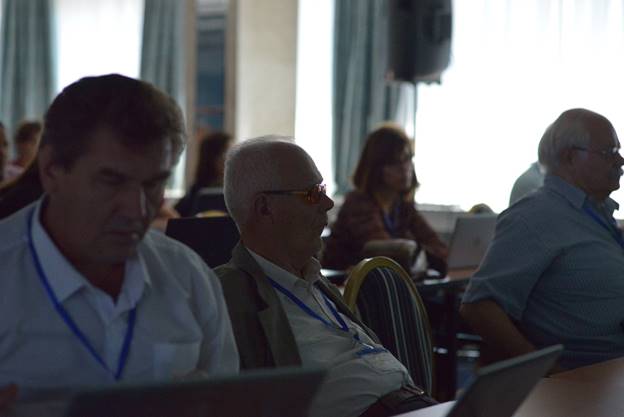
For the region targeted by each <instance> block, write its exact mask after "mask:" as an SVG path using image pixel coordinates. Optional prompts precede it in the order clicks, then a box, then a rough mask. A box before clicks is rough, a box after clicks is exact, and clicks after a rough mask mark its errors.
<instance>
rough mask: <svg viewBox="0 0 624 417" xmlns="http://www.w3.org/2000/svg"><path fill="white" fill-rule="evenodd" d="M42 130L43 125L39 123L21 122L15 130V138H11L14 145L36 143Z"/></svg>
mask: <svg viewBox="0 0 624 417" xmlns="http://www.w3.org/2000/svg"><path fill="white" fill-rule="evenodd" d="M42 128H43V125H42V124H41V122H38V121H30V120H23V121H22V122H20V124H19V125H18V126H17V129H16V130H15V138H13V142H14V143H15V144H16V145H19V144H22V143H32V142H37V140H38V139H39V137H38V136H39V134H40V133H41V129H42Z"/></svg>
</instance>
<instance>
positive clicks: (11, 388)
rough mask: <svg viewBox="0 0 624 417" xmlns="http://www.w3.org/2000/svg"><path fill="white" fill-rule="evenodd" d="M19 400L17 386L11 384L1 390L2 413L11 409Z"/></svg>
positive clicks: (0, 403)
mask: <svg viewBox="0 0 624 417" xmlns="http://www.w3.org/2000/svg"><path fill="white" fill-rule="evenodd" d="M16 399H17V385H15V384H11V385H7V386H5V387H2V388H0V411H2V410H6V409H7V408H9V406H10V405H11V404H13V402H15V400H16Z"/></svg>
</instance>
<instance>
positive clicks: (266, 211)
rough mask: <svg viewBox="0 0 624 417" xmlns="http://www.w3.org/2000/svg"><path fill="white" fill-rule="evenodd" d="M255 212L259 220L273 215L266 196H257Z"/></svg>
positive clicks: (254, 204)
mask: <svg viewBox="0 0 624 417" xmlns="http://www.w3.org/2000/svg"><path fill="white" fill-rule="evenodd" d="M253 211H254V214H255V215H256V216H258V217H259V218H260V217H265V216H270V215H271V204H270V202H269V199H268V197H267V196H266V194H262V193H259V194H256V197H255V198H254V202H253Z"/></svg>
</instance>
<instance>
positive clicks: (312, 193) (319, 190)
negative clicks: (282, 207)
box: [262, 184, 327, 204]
mask: <svg viewBox="0 0 624 417" xmlns="http://www.w3.org/2000/svg"><path fill="white" fill-rule="evenodd" d="M262 193H263V194H278V195H298V196H301V197H303V199H304V200H305V201H306V202H307V203H310V204H318V203H319V202H320V201H321V198H323V196H324V195H326V194H327V186H326V185H325V184H315V185H313V186H312V187H310V188H309V189H307V190H272V191H262Z"/></svg>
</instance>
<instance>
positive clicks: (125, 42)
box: [54, 0, 143, 91]
mask: <svg viewBox="0 0 624 417" xmlns="http://www.w3.org/2000/svg"><path fill="white" fill-rule="evenodd" d="M54 7H55V9H54V10H55V14H56V19H57V20H56V25H55V26H56V33H57V38H56V42H57V48H58V49H57V53H58V55H57V62H58V67H57V74H56V76H57V78H56V87H57V91H60V90H62V89H63V88H64V87H65V86H67V85H68V84H71V83H72V82H74V81H76V80H78V79H80V78H82V77H85V76H89V75H101V74H108V73H113V72H115V73H119V74H123V75H127V76H129V77H134V78H136V77H138V76H139V71H140V65H141V38H142V30H143V0H105V1H85V0H55V3H54Z"/></svg>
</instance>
